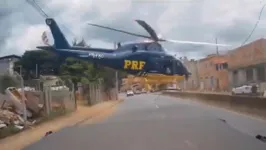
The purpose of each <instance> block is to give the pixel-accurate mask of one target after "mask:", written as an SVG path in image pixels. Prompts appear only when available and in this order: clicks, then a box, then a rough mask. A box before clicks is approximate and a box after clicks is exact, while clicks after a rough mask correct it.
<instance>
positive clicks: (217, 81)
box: [198, 55, 229, 91]
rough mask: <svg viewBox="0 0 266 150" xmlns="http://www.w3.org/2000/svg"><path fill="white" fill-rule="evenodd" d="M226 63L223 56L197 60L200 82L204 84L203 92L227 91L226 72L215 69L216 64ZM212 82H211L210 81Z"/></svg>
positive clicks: (224, 69)
mask: <svg viewBox="0 0 266 150" xmlns="http://www.w3.org/2000/svg"><path fill="white" fill-rule="evenodd" d="M226 62H227V57H226V56H223V55H212V56H208V57H206V58H204V59H201V60H199V63H198V70H199V77H200V82H201V83H203V84H204V90H208V91H209V90H227V89H228V84H229V81H228V70H227V69H226V68H223V69H219V70H217V69H216V64H222V63H226ZM211 80H212V81H211Z"/></svg>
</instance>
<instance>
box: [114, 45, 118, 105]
mask: <svg viewBox="0 0 266 150" xmlns="http://www.w3.org/2000/svg"><path fill="white" fill-rule="evenodd" d="M116 48H117V44H116V42H115V43H114V49H116ZM115 89H116V100H118V72H117V71H115Z"/></svg>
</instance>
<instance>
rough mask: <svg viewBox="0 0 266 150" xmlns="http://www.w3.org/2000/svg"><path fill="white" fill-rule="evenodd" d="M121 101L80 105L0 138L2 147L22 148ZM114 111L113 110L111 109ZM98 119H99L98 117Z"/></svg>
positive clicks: (102, 111)
mask: <svg viewBox="0 0 266 150" xmlns="http://www.w3.org/2000/svg"><path fill="white" fill-rule="evenodd" d="M121 101H122V100H119V101H107V102H103V103H100V104H97V105H94V106H92V107H88V106H84V105H79V106H78V109H77V111H75V112H73V113H71V114H68V115H66V116H62V117H60V118H58V119H55V120H51V121H48V122H45V123H43V124H40V125H38V126H36V127H34V128H32V129H29V130H26V131H23V132H21V133H18V134H16V135H14V136H11V137H7V138H5V139H3V140H0V147H1V148H0V149H1V150H20V149H22V148H23V147H26V146H27V145H30V144H31V143H34V142H36V141H38V140H39V139H41V138H42V137H44V135H45V133H46V132H47V131H53V132H56V131H58V130H60V129H62V128H64V127H69V126H73V125H78V124H80V123H82V122H86V121H87V120H89V119H91V118H94V117H97V116H98V115H100V114H101V113H104V112H105V111H108V110H109V109H112V108H113V107H114V106H115V105H117V104H118V103H120V102H121ZM109 112H112V111H109ZM96 120H97V119H96Z"/></svg>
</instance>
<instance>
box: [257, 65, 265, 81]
mask: <svg viewBox="0 0 266 150" xmlns="http://www.w3.org/2000/svg"><path fill="white" fill-rule="evenodd" d="M256 69H257V77H258V80H259V81H265V68H264V66H259V67H257V68H256Z"/></svg>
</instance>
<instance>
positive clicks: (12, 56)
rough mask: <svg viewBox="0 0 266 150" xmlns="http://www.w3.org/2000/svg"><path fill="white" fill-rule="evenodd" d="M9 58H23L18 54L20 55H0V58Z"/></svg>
mask: <svg viewBox="0 0 266 150" xmlns="http://www.w3.org/2000/svg"><path fill="white" fill-rule="evenodd" d="M8 58H17V59H21V56H18V55H7V56H2V57H0V60H1V59H8Z"/></svg>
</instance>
